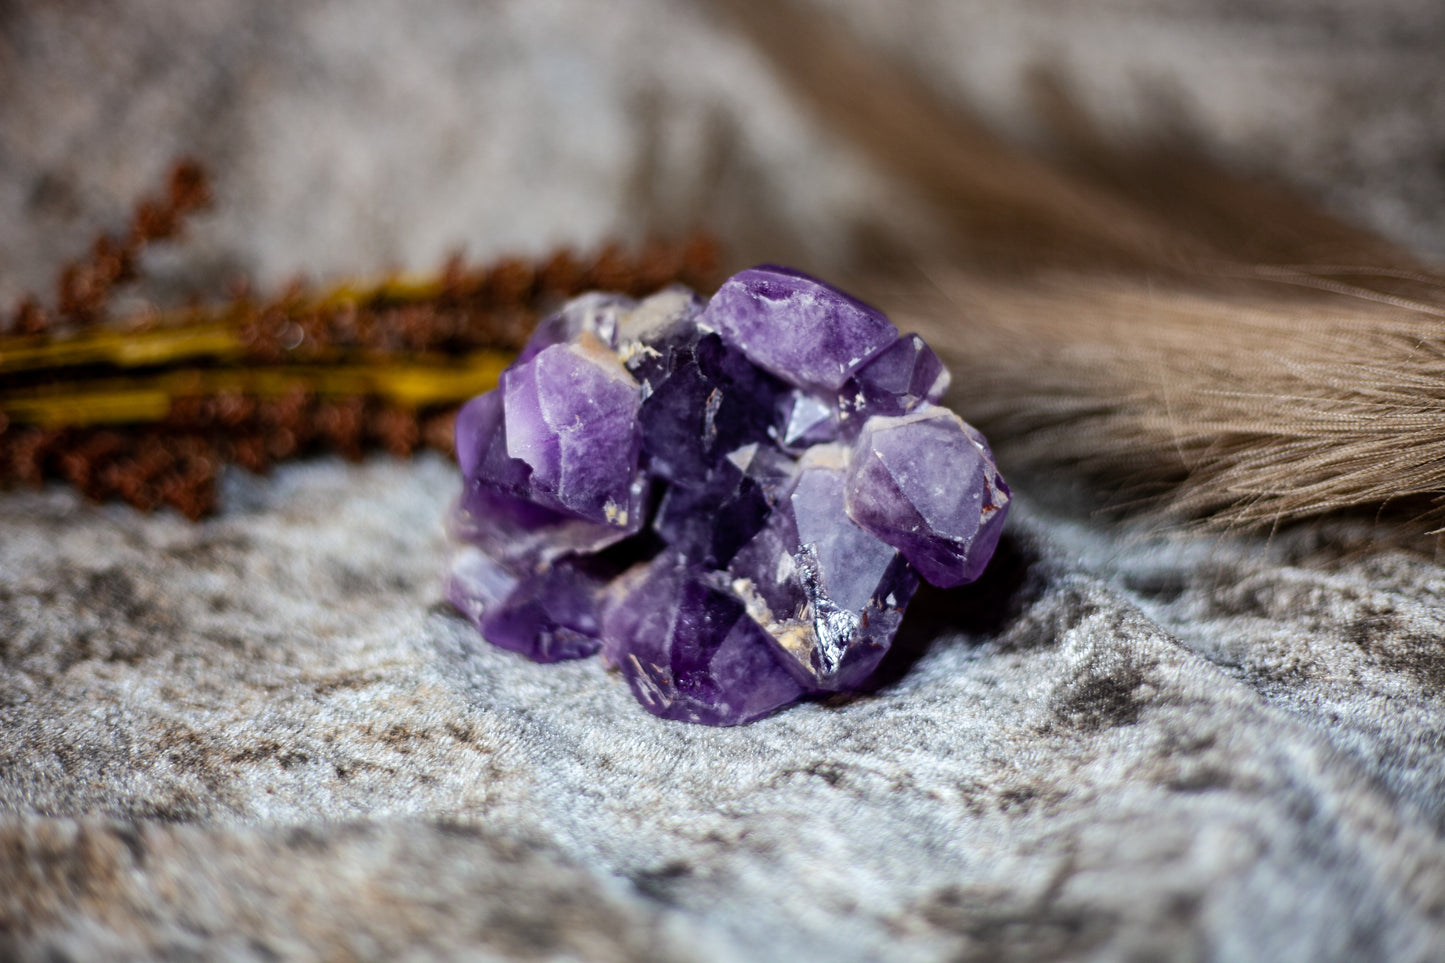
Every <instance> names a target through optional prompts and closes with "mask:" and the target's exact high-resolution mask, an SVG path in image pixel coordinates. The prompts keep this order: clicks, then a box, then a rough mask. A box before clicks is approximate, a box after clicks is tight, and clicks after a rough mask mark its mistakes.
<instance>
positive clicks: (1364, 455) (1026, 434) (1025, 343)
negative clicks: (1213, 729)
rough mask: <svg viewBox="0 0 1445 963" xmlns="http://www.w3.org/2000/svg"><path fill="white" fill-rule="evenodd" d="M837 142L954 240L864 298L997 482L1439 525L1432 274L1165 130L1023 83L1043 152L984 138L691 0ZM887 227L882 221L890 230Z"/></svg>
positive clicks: (844, 40) (861, 66)
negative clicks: (1137, 125)
mask: <svg viewBox="0 0 1445 963" xmlns="http://www.w3.org/2000/svg"><path fill="white" fill-rule="evenodd" d="M714 2H715V5H716V6H717V7H718V8H720V9H721V10H723V11H724V12H725V13H727V14H729V15H731V19H732V21H733V22H734V23H735V24H736V25H737V26H738V28H739V29H740V30H741V31H742V32H743V33H745V34H746V35H747V36H748V37H749V38H750V39H751V40H752V41H753V42H754V43H755V44H756V46H757V47H758V49H760V50H761V51H762V52H763V53H764V54H765V55H767V56H768V58H769V59H770V61H771V63H772V64H773V65H774V67H775V69H776V70H777V72H778V74H779V75H780V77H781V78H782V79H783V80H784V81H785V82H786V83H788V84H789V85H790V86H791V87H792V89H793V90H794V91H795V92H796V93H797V94H798V96H799V97H800V98H801V99H802V100H803V101H804V102H805V103H807V104H808V105H810V106H811V107H812V108H813V110H814V112H815V113H816V115H817V116H818V117H819V118H820V119H821V120H822V121H823V122H824V123H826V124H827V125H829V126H830V127H831V128H832V130H834V131H835V132H836V133H837V134H840V135H841V136H842V137H844V138H845V139H847V140H848V141H850V142H851V143H852V144H854V145H855V146H856V147H857V148H859V149H860V150H861V151H862V152H863V153H865V154H866V155H868V156H869V157H871V158H872V159H873V160H874V161H875V162H876V163H877V165H878V166H879V167H881V168H882V169H883V170H885V171H887V172H890V173H891V174H892V175H894V176H895V177H897V178H900V179H901V180H902V181H904V182H906V183H908V184H910V185H911V186H912V187H913V188H915V189H916V192H917V194H918V195H920V196H921V197H922V198H924V199H925V200H926V201H927V202H928V203H929V205H930V207H931V209H932V211H933V212H934V213H935V215H936V217H937V220H938V223H939V225H941V227H942V229H943V233H944V235H945V236H947V237H950V238H951V240H950V241H949V242H948V243H946V244H945V246H944V247H943V248H942V249H939V247H938V246H937V244H936V242H935V243H933V244H932V245H930V246H927V247H925V244H924V242H922V241H921V240H920V241H916V242H914V241H911V240H910V239H909V238H906V237H905V238H903V239H902V240H901V241H899V242H898V244H899V246H900V248H901V250H899V251H896V252H893V253H894V255H895V256H894V258H893V261H894V263H905V264H911V265H912V267H909V268H905V269H903V270H893V271H890V272H888V273H886V274H883V275H881V276H880V275H879V274H878V273H877V272H876V271H875V272H873V273H872V275H871V276H869V274H870V265H869V264H867V263H860V264H858V265H857V266H856V271H857V273H858V275H859V278H861V279H862V280H859V279H858V278H853V279H849V283H850V284H855V283H856V286H860V287H863V288H864V289H865V290H867V291H868V293H869V294H870V295H871V296H872V297H874V298H875V299H876V300H878V301H880V302H881V303H882V304H883V305H884V306H885V307H886V308H887V309H888V310H889V312H890V314H892V315H893V316H894V318H895V320H896V321H898V322H899V324H900V326H902V327H909V326H911V327H914V328H916V329H918V330H920V331H921V332H922V333H923V334H924V335H925V337H927V338H928V339H929V341H930V343H932V344H934V345H935V346H936V347H937V348H938V349H939V351H940V353H941V354H944V355H945V356H946V359H947V360H948V361H949V362H950V364H951V366H952V367H953V369H954V373H955V379H954V385H955V390H954V395H953V397H952V398H951V400H952V401H953V402H954V403H955V404H956V405H957V406H958V407H959V408H960V410H961V411H962V412H963V413H964V415H965V416H966V417H968V418H969V419H970V420H971V421H974V422H976V423H978V424H979V425H980V427H982V428H983V429H984V430H985V431H986V432H987V433H988V434H989V437H990V439H991V440H993V441H995V442H996V448H997V449H998V453H999V455H1000V459H1001V461H1002V462H1003V463H1004V464H1005V465H1006V466H1009V467H1011V468H1013V469H1015V470H1024V471H1028V470H1045V471H1047V470H1058V469H1064V470H1068V471H1074V472H1080V471H1081V472H1084V473H1087V474H1088V475H1089V476H1091V477H1092V478H1093V479H1094V480H1095V481H1096V482H1099V483H1100V484H1101V485H1103V486H1104V487H1105V488H1107V489H1108V492H1109V500H1110V501H1111V502H1112V503H1113V504H1115V505H1129V506H1134V507H1140V506H1144V507H1148V508H1151V509H1153V510H1157V511H1161V512H1162V513H1164V514H1165V515H1166V516H1169V517H1173V518H1176V519H1194V520H1202V521H1204V522H1205V523H1207V524H1211V525H1218V526H1239V527H1245V528H1256V527H1267V526H1271V525H1277V524H1280V523H1284V522H1290V521H1295V520H1299V519H1304V518H1308V517H1312V516H1318V515H1322V514H1326V513H1337V512H1354V511H1364V512H1370V513H1377V514H1378V513H1381V512H1387V511H1394V510H1399V511H1402V512H1405V513H1408V515H1407V517H1408V518H1409V519H1410V520H1411V525H1412V527H1413V528H1414V530H1415V531H1417V532H1419V531H1423V530H1424V529H1425V528H1428V527H1430V526H1431V525H1432V524H1438V523H1439V522H1440V521H1441V520H1445V275H1441V274H1439V273H1437V272H1434V271H1431V270H1429V269H1427V268H1426V267H1424V266H1422V265H1420V264H1418V263H1416V261H1415V260H1414V259H1413V258H1412V257H1411V256H1410V255H1409V254H1408V253H1406V252H1404V251H1401V250H1398V249H1397V248H1395V247H1393V246H1392V245H1390V244H1388V243H1387V242H1385V241H1383V240H1381V239H1380V238H1378V237H1376V236H1374V235H1372V234H1370V233H1369V232H1366V231H1362V230H1359V229H1356V228H1354V227H1351V226H1349V225H1346V224H1343V223H1341V222H1339V221H1337V220H1335V219H1334V218H1332V217H1330V216H1328V215H1326V214H1324V213H1323V212H1321V211H1318V210H1316V209H1315V208H1313V207H1312V206H1311V205H1309V204H1307V203H1304V202H1302V201H1301V200H1299V199H1297V198H1296V197H1294V196H1293V195H1292V194H1291V193H1290V192H1288V191H1285V190H1282V189H1277V188H1275V187H1273V186H1271V185H1267V184H1261V183H1257V182H1254V181H1251V180H1249V179H1246V178H1242V177H1238V176H1235V175H1232V174H1230V173H1228V172H1226V171H1223V170H1221V169H1219V168H1218V167H1216V166H1214V165H1212V164H1210V163H1208V162H1206V161H1204V160H1203V159H1201V158H1200V157H1199V156H1198V155H1197V154H1196V153H1194V152H1191V151H1190V150H1189V149H1188V148H1187V146H1186V142H1185V139H1184V138H1181V137H1180V136H1178V135H1177V132H1168V131H1166V132H1161V136H1160V138H1159V141H1158V143H1157V144H1155V145H1153V146H1148V147H1138V146H1135V147H1132V148H1130V149H1127V150H1117V149H1115V147H1114V146H1113V145H1111V144H1109V143H1108V142H1107V141H1106V140H1104V139H1103V138H1101V137H1100V136H1099V135H1098V134H1097V132H1096V131H1095V130H1094V128H1093V127H1092V125H1091V124H1090V123H1089V122H1088V118H1087V117H1085V116H1083V114H1082V113H1081V112H1080V111H1079V110H1077V109H1076V108H1075V106H1074V105H1073V104H1072V103H1071V101H1070V100H1069V98H1068V96H1067V93H1066V91H1065V90H1064V88H1063V86H1062V85H1061V84H1059V83H1058V82H1057V81H1056V80H1053V79H1051V78H1048V77H1036V78H1034V80H1033V92H1034V94H1035V100H1036V102H1037V104H1038V106H1039V108H1040V113H1041V115H1042V116H1043V117H1044V118H1045V119H1046V120H1047V121H1048V122H1049V123H1050V127H1051V129H1052V130H1053V131H1054V132H1055V133H1056V134H1057V137H1058V150H1057V152H1056V153H1055V154H1053V155H1050V156H1049V157H1043V156H1040V155H1037V154H1034V153H1030V152H1028V151H1025V150H1022V149H1020V148H1017V147H1015V146H1012V145H1010V144H1008V143H1005V142H1004V141H1002V140H1001V139H999V138H998V137H996V136H994V135H993V134H992V133H990V132H989V131H988V130H987V128H986V127H985V126H984V125H982V124H981V123H979V122H978V121H976V120H975V119H973V118H971V117H969V116H968V115H967V113H966V112H965V111H963V110H961V109H960V108H959V107H958V106H957V105H953V104H947V103H944V102H943V101H942V100H941V99H940V98H939V97H938V96H937V95H936V94H935V93H934V92H933V91H931V90H929V89H928V88H926V87H925V86H923V85H921V84H919V83H917V82H916V81H915V80H914V79H913V78H911V77H910V76H909V75H908V74H907V73H906V71H903V70H900V69H897V68H895V67H892V66H890V65H888V64H887V63H886V61H885V60H884V58H883V57H882V56H881V55H880V54H879V52H877V51H873V50H868V49H867V48H866V45H865V44H863V43H862V42H860V40H859V39H858V38H857V37H854V36H852V35H851V34H849V33H848V32H847V31H846V30H845V29H843V28H842V26H841V25H840V24H838V23H836V22H831V21H828V20H826V19H825V18H819V17H818V16H816V15H812V14H805V13H804V12H803V11H802V9H801V8H800V7H799V6H797V5H795V4H794V3H792V2H775V0H714ZM894 236H896V232H895V235H894Z"/></svg>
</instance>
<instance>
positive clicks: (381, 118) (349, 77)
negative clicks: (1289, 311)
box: [0, 0, 1445, 308]
mask: <svg viewBox="0 0 1445 963" xmlns="http://www.w3.org/2000/svg"><path fill="white" fill-rule="evenodd" d="M775 6H776V5H771V4H766V3H762V2H756V3H753V2H749V0H713V2H676V0H672V2H669V0H615V2H609V3H606V4H598V3H589V2H585V0H489V2H484V3H472V2H461V0H415V2H413V0H349V2H339V0H336V2H333V0H304V2H295V3H261V4H236V3H228V2H223V0H134V2H130V3H127V4H125V5H123V6H117V5H114V4H107V3H101V2H98V0H62V2H40V0H5V2H0V305H4V306H6V307H7V308H8V307H9V305H10V304H11V303H13V302H14V300H15V299H16V298H17V297H18V296H19V295H20V294H21V293H22V292H24V291H26V290H35V291H37V292H41V293H42V294H43V295H44V296H47V297H48V296H49V295H50V291H51V287H52V283H53V276H54V272H55V270H56V269H57V267H58V266H59V265H60V264H61V263H62V262H63V261H65V260H66V259H67V258H69V257H72V256H74V255H75V254H77V253H79V252H80V251H82V250H83V249H84V248H85V246H86V245H87V243H88V242H89V240H90V238H91V237H92V236H93V235H94V234H95V232H96V231H97V230H99V229H105V228H111V227H114V226H116V225H118V224H120V223H123V221H124V218H125V216H126V213H127V211H128V209H129V205H130V204H131V202H132V201H133V200H134V198H136V197H137V196H139V195H140V194H142V193H143V192H145V191H146V190H148V189H150V188H151V187H152V185H154V184H156V183H158V182H159V180H160V177H161V174H162V172H163V171H164V169H165V167H166V165H167V164H168V162H169V161H170V160H171V159H172V158H173V157H175V156H177V155H181V154H189V155H193V156H196V157H198V158H199V159H201V160H202V161H203V162H204V163H205V165H206V166H207V168H208V169H209V170H210V171H211V173H212V175H213V177H214V181H215V189H216V200H217V205H216V208H215V210H214V211H213V212H211V213H210V214H208V215H206V216H205V217H203V218H202V219H200V220H199V221H198V223H197V224H196V225H195V228H194V230H193V232H192V234H191V238H190V240H189V241H188V242H187V244H186V245H184V246H183V247H180V248H174V249H173V248H168V247H163V248H159V249H157V250H155V251H154V252H152V253H150V254H149V255H148V262H147V266H148V270H149V271H150V272H151V273H152V274H153V275H155V276H156V277H158V278H159V279H160V281H161V283H162V286H163V287H164V286H166V285H169V286H171V287H172V288H173V289H174V290H176V291H179V292H184V291H187V290H211V291H214V290H215V289H216V283H217V282H218V281H219V280H223V279H226V278H229V277H233V276H236V275H245V276H248V277H251V278H253V279H254V280H255V281H256V282H258V283H259V284H260V285H261V286H262V287H263V288H268V287H274V286H275V285H278V284H280V283H281V282H282V281H284V280H285V279H287V278H290V277H292V276H295V275H297V274H298V273H302V274H305V275H306V276H308V277H311V278H326V277H334V276H340V275H354V274H374V273H376V272H379V271H384V270H388V269H391V268H396V267H409V268H418V269H429V268H433V267H436V266H438V265H439V264H440V263H441V261H442V260H443V258H444V257H445V255H446V254H447V253H449V252H452V251H456V250H464V251H465V252H466V254H467V255H468V256H469V257H470V258H473V259H486V258H490V257H494V256H496V255H499V254H502V253H517V254H523V255H531V254H540V253H543V252H545V251H546V250H547V249H549V248H551V247H553V246H555V245H558V244H563V243H566V244H573V245H577V246H580V247H587V246H589V245H595V244H596V243H597V242H599V241H600V240H602V239H603V238H618V239H622V240H628V239H637V238H641V237H643V236H648V235H658V234H663V235H675V234H679V233H681V232H684V231H686V230H689V229H693V228H698V227H701V228H705V229H707V230H709V231H711V232H712V233H713V234H715V235H716V236H717V237H718V238H719V239H720V240H721V242H722V243H723V245H724V251H725V252H726V255H727V258H728V263H729V265H732V264H740V263H745V262H752V261H757V260H762V259H786V260H790V261H793V262H796V263H798V264H801V265H804V266H807V267H810V268H812V269H814V270H817V271H821V272H825V273H828V274H832V275H835V276H836V275H837V274H839V273H840V272H844V273H846V272H848V271H849V270H852V269H854V268H855V267H856V266H857V265H859V264H860V263H862V264H866V263H867V262H868V260H869V258H870V257H873V256H874V255H875V254H876V253H877V252H879V251H885V252H886V251H892V252H895V253H896V251H898V250H900V249H902V250H916V249H918V248H919V247H920V246H922V247H926V246H927V244H928V243H929V237H930V234H929V227H928V222H929V217H930V214H931V212H930V211H929V203H928V200H927V199H926V198H923V197H922V196H921V195H920V194H919V193H918V191H917V190H916V189H915V186H914V185H910V184H909V183H907V179H906V178H902V179H900V178H898V177H896V176H895V174H894V173H890V172H889V170H888V165H886V164H883V165H880V164H879V163H877V160H876V157H874V156H872V155H870V153H869V152H868V151H867V150H866V149H863V148H861V147H860V146H859V144H858V142H857V138H856V137H850V136H848V135H847V134H846V132H844V133H840V131H839V127H838V125H837V124H836V123H829V122H828V121H827V119H826V118H825V117H822V116H820V112H819V111H818V110H817V109H816V104H815V102H813V101H811V100H810V99H809V98H808V97H807V96H804V95H801V94H800V93H799V90H798V88H797V85H796V84H793V83H790V82H789V80H788V79H787V78H786V77H785V76H784V75H783V73H780V68H782V69H783V70H784V71H785V70H786V66H787V60H788V58H789V56H790V55H789V54H787V53H783V54H782V55H781V57H782V59H781V60H780V59H779V56H780V55H779V53H778V52H777V51H776V50H775V51H773V52H772V53H771V54H769V53H768V52H767V51H766V50H765V49H764V48H765V47H766V30H767V29H768V28H767V26H766V24H767V19H766V18H767V17H769V16H771V14H770V13H769V10H770V9H771V8H773V7H775ZM787 8H788V9H789V10H790V11H791V14H790V15H791V16H793V19H792V20H790V21H789V25H788V26H787V30H788V31H789V33H790V43H792V44H793V45H794V46H793V49H794V50H799V49H806V29H805V30H804V32H803V33H802V34H799V30H798V24H800V23H802V24H804V25H807V24H810V23H816V24H818V25H824V24H839V25H842V27H843V28H845V29H846V30H847V32H848V33H849V34H850V35H851V38H852V39H851V42H852V43H853V44H855V47H854V48H853V54H858V55H859V56H861V58H862V59H863V60H865V61H871V60H873V59H875V58H876V59H878V60H879V61H886V62H887V63H889V64H890V69H897V70H899V71H902V72H903V73H906V74H907V75H908V76H909V77H910V79H911V80H912V81H916V82H918V84H919V86H920V89H923V90H926V91H927V92H928V93H929V94H930V95H932V96H936V97H937V98H938V100H939V102H940V103H941V104H943V105H944V106H945V107H946V108H947V109H948V110H952V111H956V112H957V113H958V114H959V115H960V116H967V117H969V118H970V122H971V123H972V122H975V121H976V122H980V123H981V124H982V126H983V127H985V128H986V129H988V130H989V131H991V132H993V133H996V134H998V135H999V136H1001V137H1002V138H1003V139H1004V140H1005V141H1007V142H1009V143H1010V144H1014V145H1021V146H1022V147H1024V148H1026V149H1027V150H1029V151H1032V152H1038V153H1040V154H1043V155H1047V153H1048V151H1049V149H1050V144H1051V142H1052V141H1051V137H1052V134H1053V131H1052V130H1051V127H1050V123H1049V121H1048V118H1047V113H1048V111H1047V109H1046V104H1045V103H1044V100H1046V98H1045V99H1041V97H1040V90H1041V89H1047V90H1052V91H1054V92H1055V93H1057V92H1058V91H1063V92H1065V93H1066V94H1067V97H1068V98H1069V100H1070V102H1071V103H1072V105H1073V106H1074V107H1075V108H1077V111H1078V113H1079V115H1080V116H1084V117H1087V118H1088V122H1089V124H1090V125H1091V127H1092V130H1093V133H1094V134H1095V135H1096V136H1098V137H1101V138H1102V139H1103V140H1105V141H1106V142H1107V143H1109V144H1110V145H1112V146H1113V147H1114V148H1115V149H1118V150H1123V151H1127V150H1129V149H1130V145H1133V144H1146V143H1155V142H1157V141H1158V140H1159V138H1160V137H1161V136H1163V137H1167V138H1168V139H1169V140H1170V142H1171V143H1172V144H1175V145H1179V144H1185V145H1187V146H1188V150H1189V151H1190V152H1191V153H1193V154H1195V155H1197V156H1199V157H1202V158H1206V159H1208V160H1209V161H1211V162H1214V163H1216V164H1219V165H1221V166H1223V167H1225V168H1227V169H1229V170H1231V171H1233V172H1237V173H1240V174H1243V175H1247V176H1249V177H1251V178H1256V177H1257V178H1262V179H1267V180H1271V181H1276V182H1280V183H1284V184H1287V185H1290V186H1291V187H1292V188H1293V189H1294V190H1296V191H1298V192H1299V193H1300V194H1302V195H1303V196H1304V197H1306V198H1308V199H1311V200H1313V201H1314V202H1317V203H1318V204H1319V205H1321V206H1322V207H1323V208H1324V209H1326V210H1328V211H1330V212H1333V213H1335V214H1337V215H1339V216H1341V217H1343V218H1344V219H1346V220H1349V221H1352V222H1354V223H1357V224H1360V225H1363V226H1366V227H1368V228H1370V229H1372V230H1374V231H1377V232H1379V233H1381V234H1383V235H1385V236H1386V237H1388V238H1390V239H1392V240H1394V241H1396V242H1399V243H1400V244H1402V245H1403V246H1405V247H1407V248H1409V249H1412V250H1413V251H1415V252H1417V253H1419V254H1423V255H1426V256H1429V257H1439V256H1441V255H1445V70H1442V69H1441V66H1440V51H1441V50H1442V49H1445V6H1442V5H1441V4H1438V3H1434V2H1431V0H1378V2H1372V3H1369V4H1361V3H1357V2H1353V0H1271V2H1256V0H1209V2H1198V0H1095V2H1089V3H1083V2H1070V0H809V2H803V0H798V3H796V4H789V5H787ZM760 24H761V25H763V32H762V33H761V34H760V31H759V25H760ZM820 28H821V26H820ZM760 40H761V41H762V44H761V45H760V42H759V41H760ZM800 41H801V42H802V43H803V46H802V47H799V46H797V44H798V43H799V42H800ZM853 54H850V55H849V57H848V58H847V59H843V60H835V61H834V62H832V63H830V64H829V66H828V68H827V69H829V70H832V71H835V72H836V73H837V76H838V78H839V81H840V85H839V90H840V91H842V92H843V93H842V94H841V95H840V96H842V98H843V100H844V101H845V102H846V97H847V93H846V91H847V83H846V81H847V75H848V74H849V73H851V72H852V69H853V67H854V66H855V65H856V66H857V67H859V68H860V69H862V68H866V67H868V64H867V63H858V60H857V59H855V58H854V56H853ZM1041 81H1043V82H1046V83H1043V84H1042V86H1041ZM814 86H815V87H816V80H815V82H814ZM1041 104H1043V105H1044V106H1041ZM834 106H835V107H836V106H837V105H834ZM823 113H825V114H826V111H824V112H823ZM895 173H896V172H895ZM880 238H881V240H880ZM898 238H903V239H905V240H906V242H907V243H905V244H901V245H900V244H899V243H896V242H897V239H898Z"/></svg>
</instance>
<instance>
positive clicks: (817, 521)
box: [729, 445, 918, 689]
mask: <svg viewBox="0 0 1445 963" xmlns="http://www.w3.org/2000/svg"><path fill="white" fill-rule="evenodd" d="M847 460H848V449H847V448H845V447H843V446H842V445H820V446H817V447H815V448H813V449H811V450H810V451H809V452H808V453H807V454H806V455H804V456H803V459H802V461H801V462H800V463H799V465H798V469H797V474H796V476H795V478H794V480H793V484H792V487H791V489H790V491H789V492H788V495H787V497H786V499H784V500H783V501H782V502H780V504H779V506H778V509H777V510H776V511H775V512H774V513H773V515H772V517H771V519H770V520H769V524H768V526H767V528H765V529H764V530H763V531H762V532H760V533H759V534H758V535H757V536H756V537H754V539H753V540H752V541H751V542H749V543H748V545H746V546H744V547H743V549H742V550H741V551H739V552H738V554H737V556H736V557H735V558H734V559H733V562H732V564H731V565H730V566H729V572H730V573H731V575H732V577H733V583H732V585H733V588H734V590H735V591H736V592H738V594H739V595H740V596H741V597H742V598H743V599H744V600H745V601H746V602H747V605H748V611H749V613H750V614H752V615H753V617H754V618H755V619H756V620H757V621H758V622H759V623H760V624H761V625H763V626H764V627H765V628H766V629H767V631H768V633H769V635H770V636H771V637H772V639H773V640H774V642H775V643H776V644H777V646H778V647H779V649H780V650H781V651H783V652H784V653H786V654H787V655H788V656H789V657H790V659H791V660H792V664H793V666H794V668H795V670H797V671H798V672H799V674H800V677H801V678H802V679H803V680H804V681H805V682H806V683H807V684H808V685H809V686H810V687H815V688H819V689H847V688H854V687H856V686H858V685H859V684H860V683H862V682H863V681H864V680H866V679H867V677H868V676H869V675H871V674H872V672H873V670H874V669H875V668H877V666H878V662H879V661H880V660H881V659H882V658H883V655H884V654H885V653H886V652H887V651H888V647H889V645H890V644H891V643H892V641H893V636H894V633H895V632H896V631H897V629H898V623H899V622H900V621H901V620H902V617H903V610H904V608H905V607H906V606H907V605H908V601H909V599H910V598H912V596H913V592H914V591H915V590H916V589H917V587H918V577H917V575H915V574H914V573H913V571H912V570H911V569H910V568H909V567H908V565H907V564H905V563H904V561H903V560H902V559H901V558H900V557H899V554H898V550H897V549H896V548H894V547H893V546H892V545H889V544H887V543H885V542H883V541H881V540H879V539H878V538H876V537H874V536H873V535H871V534H869V533H868V532H866V531H864V530H863V529H862V528H860V527H858V526H857V525H855V524H854V523H853V522H852V521H850V520H849V518H848V517H847V514H846V513H845V512H844V511H843V504H844V493H845V482H846V477H847V474H846V473H847Z"/></svg>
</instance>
